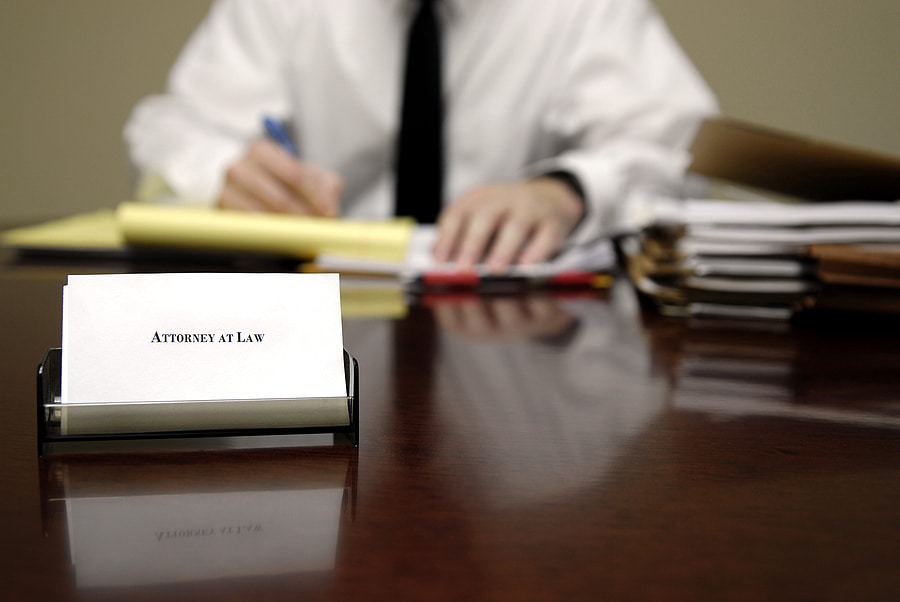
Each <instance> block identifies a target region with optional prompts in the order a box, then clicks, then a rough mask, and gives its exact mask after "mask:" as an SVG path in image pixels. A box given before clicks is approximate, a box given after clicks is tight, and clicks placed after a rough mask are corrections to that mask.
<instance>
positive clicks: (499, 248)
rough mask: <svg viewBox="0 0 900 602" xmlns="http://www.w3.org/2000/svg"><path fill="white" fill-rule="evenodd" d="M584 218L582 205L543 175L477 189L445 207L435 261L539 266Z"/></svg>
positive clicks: (500, 266) (463, 264)
mask: <svg viewBox="0 0 900 602" xmlns="http://www.w3.org/2000/svg"><path fill="white" fill-rule="evenodd" d="M583 214H584V203H583V202H582V200H581V199H580V198H579V197H578V196H577V195H576V194H575V193H574V192H573V191H572V190H571V189H570V188H569V187H568V186H567V185H566V184H564V183H563V182H561V181H559V180H558V179H556V178H550V177H542V178H537V179H534V180H528V181H522V182H514V183H511V184H493V185H489V186H483V187H480V188H476V189H475V190H473V191H471V192H469V193H468V194H466V195H464V196H463V197H461V198H460V199H458V200H457V201H456V202H454V203H452V204H451V205H450V206H449V207H447V208H446V209H444V211H443V213H442V214H441V216H440V218H439V220H438V239H437V242H436V243H435V246H434V249H433V254H434V258H435V260H437V261H439V262H455V263H456V264H457V265H458V266H459V267H460V268H462V269H466V268H471V267H473V266H474V265H475V264H477V263H480V262H482V261H483V262H484V263H485V264H486V265H487V267H488V269H489V270H491V271H493V272H501V271H503V270H505V269H506V268H508V267H509V266H510V265H512V264H514V263H520V264H531V263H539V262H541V261H545V260H547V259H549V258H550V256H551V255H553V253H555V252H556V251H558V250H559V248H560V247H561V246H562V243H563V241H565V239H566V236H568V234H569V233H570V232H571V231H572V229H573V228H574V227H575V225H576V224H578V221H579V220H580V219H581V217H582V215H583Z"/></svg>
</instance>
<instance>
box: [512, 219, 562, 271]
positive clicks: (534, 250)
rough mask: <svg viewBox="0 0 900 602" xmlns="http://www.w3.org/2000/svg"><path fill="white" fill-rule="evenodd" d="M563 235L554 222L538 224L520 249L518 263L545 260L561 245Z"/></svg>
mask: <svg viewBox="0 0 900 602" xmlns="http://www.w3.org/2000/svg"><path fill="white" fill-rule="evenodd" d="M564 239H565V235H564V234H563V230H562V228H560V227H559V225H558V224H556V222H552V221H545V222H542V223H541V224H539V225H538V227H537V229H536V230H535V231H534V234H533V236H532V237H531V239H530V240H529V241H528V242H527V243H526V244H525V247H524V248H523V249H522V254H521V255H520V256H519V263H520V264H522V265H529V264H533V263H541V262H543V261H547V260H548V259H550V257H551V256H552V255H553V254H554V253H555V252H556V251H558V250H559V248H560V247H561V246H562V243H563V240H564Z"/></svg>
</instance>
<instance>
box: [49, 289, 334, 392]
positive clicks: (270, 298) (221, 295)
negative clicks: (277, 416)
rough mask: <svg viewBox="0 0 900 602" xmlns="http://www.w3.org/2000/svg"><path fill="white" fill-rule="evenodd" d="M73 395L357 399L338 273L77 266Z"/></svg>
mask: <svg viewBox="0 0 900 602" xmlns="http://www.w3.org/2000/svg"><path fill="white" fill-rule="evenodd" d="M62 354H63V361H62V383H61V384H62V402H63V403H103V402H154V401H207V400H210V401H211V400H223V399H228V400H237V399H240V400H243V399H292V398H305V397H310V398H323V397H346V394H347V391H346V386H345V381H344V363H343V335H342V329H341V313H340V286H339V280H338V276H337V275H336V274H228V273H223V274H218V273H201V274H197V273H177V274H103V275H89V276H69V279H68V284H67V285H66V287H65V288H64V291H63V341H62Z"/></svg>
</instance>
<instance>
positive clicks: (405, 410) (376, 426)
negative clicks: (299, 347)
mask: <svg viewBox="0 0 900 602" xmlns="http://www.w3.org/2000/svg"><path fill="white" fill-rule="evenodd" d="M135 267H136V266H129V265H119V266H117V265H97V264H95V265H90V264H87V265H81V266H79V265H56V266H54V265H46V264H37V265H22V264H16V263H13V264H9V263H8V262H7V265H6V266H5V267H3V268H2V269H0V333H2V337H3V345H2V347H0V383H2V384H0V396H2V403H0V454H2V460H0V467H2V468H0V487H2V488H3V489H2V491H3V494H2V496H0V521H2V525H3V537H2V540H0V541H2V543H0V549H2V550H3V554H2V571H3V575H4V577H3V580H2V583H0V591H2V592H3V595H0V598H2V599H4V600H160V599H165V600H192V601H199V600H205V599H210V600H226V601H227V600H268V599H272V600H282V599H283V600H297V599H302V600H380V599H384V600H598V599H611V600H629V599H635V600H673V599H683V600H699V599H709V600H781V599H784V600H888V599H900V353H898V351H900V345H898V336H897V335H898V333H900V329H898V328H897V327H896V326H891V325H884V324H883V323H881V322H878V321H867V322H865V323H855V322H852V323H848V322H842V321H833V320H820V321H818V322H814V323H799V324H793V325H784V324H781V325H770V326H768V327H757V328H750V327H748V326H747V325H739V324H728V323H721V322H719V323H715V322H714V323H703V322H696V321H685V320H678V319H672V318H665V317H662V316H659V315H656V314H654V313H652V312H648V311H646V310H642V309H641V308H640V307H639V305H638V304H637V303H636V302H635V299H634V296H633V294H632V292H631V290H630V289H629V288H628V287H627V285H624V284H619V285H617V286H616V287H614V288H613V289H612V290H611V291H608V292H601V293H598V294H596V295H589V296H586V297H582V298H550V297H534V296H533V297H527V298H492V299H484V298H482V299H478V298H456V299H432V300H425V301H423V302H421V303H418V304H414V305H412V306H411V307H410V308H409V310H408V311H407V312H406V313H405V315H404V316H402V317H397V316H391V317H378V316H370V317H358V318H350V317H348V318H346V319H345V325H344V329H345V332H344V337H345V346H346V347H347V349H348V350H350V351H351V352H352V353H353V354H354V355H356V356H357V358H358V359H359V363H360V367H361V405H362V409H361V445H360V446H359V449H358V452H357V451H356V450H354V449H353V448H352V447H349V446H346V445H339V444H336V445H333V446H319V447H315V446H313V447H309V446H306V447H304V446H299V447H278V446H277V445H276V446H275V447H270V448H260V449H230V450H208V449H196V450H193V451H181V452H172V451H164V452H152V451H135V450H130V451H129V450H117V451H115V452H108V453H93V454H87V453H78V452H74V453H69V454H61V455H60V456H58V457H51V458H46V457H45V459H43V460H40V461H39V458H38V455H37V453H36V417H35V414H36V412H35V382H34V381H35V366H36V364H37V362H38V360H39V359H40V357H41V354H42V352H43V350H44V349H45V348H46V347H49V346H55V345H58V343H59V339H60V315H61V314H60V312H61V292H60V291H61V289H60V287H61V285H62V283H63V282H64V280H65V275H66V273H84V272H85V271H104V270H112V271H115V270H118V269H123V270H124V269H134V268H135ZM170 267H171V266H170ZM144 268H146V266H143V267H140V266H139V269H144ZM148 269H155V268H148ZM395 341H396V344H395V343H394V342H395ZM226 443H227V442H226ZM316 491H320V492H328V491H331V492H337V493H338V495H337V496H334V495H331V496H329V495H326V496H325V497H318V498H317V497H316V496H315V495H312V494H311V493H310V492H316ZM148 500H150V501H149V502H148ZM173 500H174V502H173ZM179 500H180V502H179ZM173 503H174V504H175V505H174V506H173V505H172V504H173ZM178 503H182V504H185V505H183V506H178ZM103 504H107V505H106V506H104V505H103ZM198 505H199V507H200V508H205V507H207V506H208V507H209V509H210V510H209V514H208V517H209V522H210V524H209V525H207V524H205V523H206V521H205V520H199V521H198V520H197V519H196V518H194V519H191V520H188V521H187V522H190V523H192V524H184V522H185V521H182V522H181V523H179V520H178V519H179V515H178V510H177V509H178V508H187V510H186V511H185V512H186V513H187V514H186V515H190V516H195V515H196V512H197V507H198ZM154 507H159V508H162V509H163V510H161V512H162V514H161V516H162V518H158V519H157V520H159V521H160V522H161V524H160V525H159V526H158V527H147V526H146V525H145V526H144V528H145V531H144V532H138V533H135V531H134V529H133V528H132V527H133V525H130V524H129V523H130V522H131V519H133V518H134V517H135V516H139V515H141V514H142V513H144V514H148V513H151V510H152V509H153V508H154ZM98 508H99V510H98ZM166 508H175V509H176V510H171V511H169V513H168V514H166V512H167V511H166V510H165V509H166ZM235 510H237V515H238V516H239V518H235V515H234V514H232V515H230V516H231V517H232V518H233V519H234V520H233V522H232V523H229V525H228V526H229V529H228V531H227V534H228V535H229V536H230V537H225V531H224V528H223V526H222V525H219V524H212V523H214V522H216V521H223V520H225V519H223V518H222V516H226V515H228V514H227V513H228V512H232V513H234V512H235ZM91 512H94V515H93V518H92V517H91V516H90V513H91ZM98 512H99V514H98ZM191 512H193V513H194V514H193V515H192V514H190V513H191ZM221 512H225V514H224V515H223V514H219V513H221ZM291 512H293V514H291ZM242 513H243V514H242ZM201 516H202V511H201ZM212 517H217V518H212ZM137 522H138V523H140V524H144V522H152V521H143V519H141V520H137ZM162 523H164V524H162ZM240 525H244V530H243V531H241V528H240ZM206 527H209V529H210V531H209V533H207V532H206V531H204V530H203V529H205V528H206ZM248 532H249V533H250V536H252V535H254V534H257V535H258V534H259V533H260V532H262V533H265V537H261V538H259V539H257V540H255V542H253V543H247V542H248V541H250V540H249V539H247V538H245V539H244V540H240V539H239V537H237V535H240V534H241V533H244V534H245V535H246V534H247V533H248ZM198 533H199V534H201V535H203V534H207V535H210V536H211V537H212V536H214V537H215V538H216V539H215V542H216V543H214V544H212V547H210V543H209V542H210V541H213V540H212V539H210V538H207V541H206V542H205V543H198V544H197V545H198V547H197V548H196V549H193V551H191V550H192V549H191V548H190V547H189V546H190V545H193V543H194V542H185V541H183V540H184V538H187V537H188V536H189V535H197V534H198ZM122 537H129V538H134V539H135V540H140V541H134V542H130V541H125V542H123V541H120V540H119V539H121V538H122ZM179 537H181V539H179ZM201 539H202V537H201ZM170 540H171V541H170ZM242 542H243V543H242ZM163 544H172V545H186V546H188V548H187V549H188V552H189V553H187V554H186V553H185V550H184V549H181V550H180V552H178V551H173V552H168V551H166V550H169V549H171V548H162V547H161V546H162V545H163ZM243 546H249V547H246V548H245V547H243ZM253 546H257V547H253ZM247 550H250V551H251V553H249V554H247V553H246V551H247ZM76 552H77V558H76ZM232 552H233V555H231V556H229V553H232ZM173 557H174V558H176V560H177V561H176V562H172V558H173Z"/></svg>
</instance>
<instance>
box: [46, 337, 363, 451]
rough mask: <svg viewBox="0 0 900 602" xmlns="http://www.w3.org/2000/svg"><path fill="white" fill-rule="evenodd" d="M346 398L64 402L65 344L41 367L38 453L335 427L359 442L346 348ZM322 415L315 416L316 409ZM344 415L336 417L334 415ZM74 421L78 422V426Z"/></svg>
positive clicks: (352, 361)
mask: <svg viewBox="0 0 900 602" xmlns="http://www.w3.org/2000/svg"><path fill="white" fill-rule="evenodd" d="M344 376H345V382H346V386H347V397H346V414H344V412H343V404H344V398H343V397H341V398H334V399H329V400H324V401H325V402H327V403H328V404H330V410H329V411H327V412H324V415H323V413H322V412H321V406H322V402H323V400H310V399H304V398H297V399H291V400H258V399H249V400H221V401H203V402H162V403H152V402H151V403H144V402H141V403H139V404H136V403H134V402H123V403H94V404H90V403H88V404H80V403H79V404H73V403H62V401H61V398H60V394H61V382H62V349H60V348H58V347H55V348H50V349H47V350H46V352H45V353H44V357H43V358H42V360H41V362H40V364H39V365H38V369H37V425H38V454H39V455H43V454H44V453H46V452H47V451H48V450H52V449H53V446H54V444H57V443H70V442H81V441H109V440H148V439H188V438H200V437H203V438H211V437H237V436H241V437H246V436H270V435H305V434H310V435H311V434H325V433H331V434H333V435H334V436H335V438H336V439H337V438H342V439H344V440H347V441H349V442H350V443H352V445H354V446H357V447H358V445H359V390H358V381H359V363H358V362H357V360H356V358H355V357H353V356H352V355H350V353H349V352H347V350H346V349H345V350H344ZM316 408H318V413H317V414H316V415H315V416H314V417H312V418H311V417H310V416H311V415H312V412H314V411H316ZM329 414H330V415H331V416H334V415H339V416H338V417H337V419H329V416H328V415H329ZM75 424H77V428H76V427H73V425H75Z"/></svg>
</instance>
